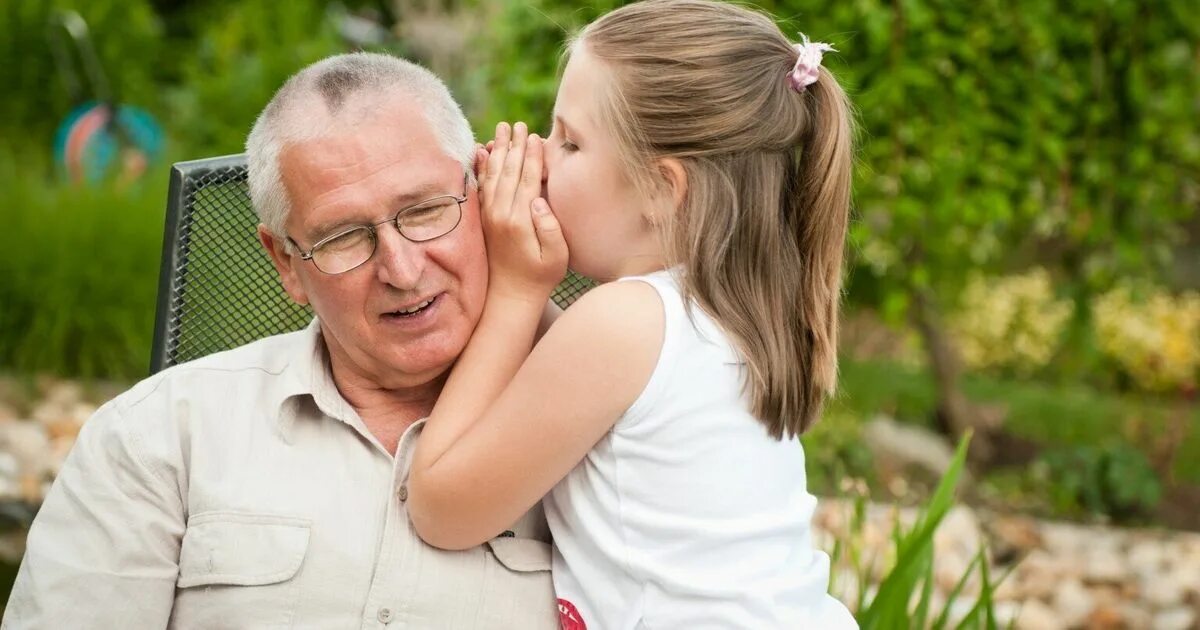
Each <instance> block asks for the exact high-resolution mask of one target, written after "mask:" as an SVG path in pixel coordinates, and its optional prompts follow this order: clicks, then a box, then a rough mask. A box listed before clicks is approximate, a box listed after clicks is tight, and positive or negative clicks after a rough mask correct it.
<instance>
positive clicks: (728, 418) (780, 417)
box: [407, 0, 855, 630]
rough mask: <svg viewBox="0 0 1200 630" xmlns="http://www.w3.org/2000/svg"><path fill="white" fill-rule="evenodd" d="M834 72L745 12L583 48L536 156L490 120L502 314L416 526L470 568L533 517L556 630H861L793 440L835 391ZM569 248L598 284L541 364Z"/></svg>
mask: <svg viewBox="0 0 1200 630" xmlns="http://www.w3.org/2000/svg"><path fill="white" fill-rule="evenodd" d="M826 50H830V48H829V47H828V46H826V45H824V44H814V43H808V42H807V40H805V41H804V42H803V43H801V44H793V43H792V42H790V41H789V40H788V39H787V38H786V37H785V36H784V35H783V34H782V33H781V32H780V30H779V29H778V27H777V26H775V24H774V23H773V22H772V21H771V20H770V19H769V18H768V17H766V16H764V15H760V14H758V13H754V12H752V11H749V10H746V9H743V8H740V7H736V6H733V5H726V4H720V3H716V2H707V1H704V0H661V1H651V2H644V3H638V4H633V5H629V6H626V7H624V8H622V9H618V10H616V11H613V12H612V13H609V14H607V15H605V16H604V17H602V18H600V19H599V20H597V21H596V22H594V23H592V24H591V25H589V26H588V27H587V28H586V29H585V30H584V31H583V33H582V34H581V35H579V37H578V38H577V39H576V40H575V41H574V42H573V44H572V46H571V47H570V59H569V63H568V64H567V66H566V68H565V70H564V74H563V77H562V84H561V86H560V89H559V93H558V99H557V102H556V104H555V111H554V127H553V132H552V133H551V135H550V136H549V138H547V139H546V141H545V145H544V152H543V142H542V140H540V139H539V138H538V137H537V136H534V135H528V134H527V132H526V130H525V127H524V125H522V124H520V123H518V124H517V125H516V126H515V127H514V128H513V129H512V130H511V131H510V129H509V128H508V126H507V125H504V124H501V125H500V126H499V128H498V129H497V133H496V139H495V144H494V147H493V148H492V150H491V152H490V155H489V154H487V153H486V152H482V153H481V155H480V156H479V159H480V165H479V168H480V171H481V181H482V184H481V194H482V198H483V207H484V211H483V213H484V229H485V233H486V236H487V246H488V255H489V259H490V262H489V264H490V274H491V275H490V281H489V287H488V301H487V305H486V306H485V308H484V312H483V315H482V317H481V320H480V322H479V325H478V327H477V328H476V331H475V335H474V337H473V338H472V339H471V341H470V343H469V344H468V346H467V348H466V350H465V351H464V353H463V355H462V357H461V358H460V359H459V361H458V364H457V365H456V367H455V368H454V370H453V372H452V374H451V375H450V377H449V379H448V381H447V383H446V385H445V389H444V391H443V392H442V395H441V397H440V399H439V401H438V403H437V406H436V407H435V408H434V411H433V413H432V414H431V416H430V419H429V421H428V423H427V424H426V426H425V427H424V430H423V433H422V435H421V438H420V442H419V444H418V446H417V450H416V453H415V454H414V457H413V464H412V468H411V470H410V473H409V478H408V488H409V494H408V504H407V509H408V511H409V515H410V518H411V519H412V522H413V525H414V527H416V529H417V531H418V533H419V534H420V535H421V536H422V538H424V539H425V540H426V541H427V542H429V543H430V544H433V545H435V546H438V547H443V548H449V549H460V548H467V547H471V546H474V545H478V544H480V543H482V542H484V541H485V540H488V539H491V538H493V537H495V536H497V535H500V534H501V533H502V532H503V531H504V529H505V528H506V527H507V526H508V525H509V524H510V523H512V522H513V521H515V520H516V519H517V518H518V517H519V516H520V515H521V514H522V513H523V512H525V511H526V510H528V509H529V508H530V507H531V506H533V505H534V504H536V503H537V501H538V500H539V499H542V497H543V495H545V500H544V505H545V509H546V517H547V520H548V521H549V524H550V527H551V530H552V533H553V535H554V541H555V552H554V556H553V560H554V564H553V569H554V583H555V587H556V590H557V592H558V596H559V598H560V600H559V610H560V613H561V615H562V619H563V626H564V627H565V628H572V629H574V628H592V629H593V630H594V629H597V628H599V629H609V628H668V629H675V628H689V629H691V628H756V629H757V628H821V629H823V630H824V629H837V628H848V627H855V623H854V620H853V618H852V617H851V616H850V615H849V613H848V612H847V611H846V609H845V607H844V606H842V605H841V604H840V603H839V602H838V601H837V600H835V599H833V598H832V597H830V596H829V595H828V594H827V593H826V587H827V582H828V572H829V561H828V558H827V556H826V555H825V554H823V553H821V552H820V551H817V550H815V549H814V548H813V541H812V535H811V531H810V521H811V518H812V514H813V510H814V507H815V503H816V500H815V499H814V498H813V496H812V495H810V494H809V493H808V492H807V490H806V488H805V473H804V454H803V451H802V450H801V445H800V442H799V440H798V438H797V436H798V435H799V434H800V433H802V432H803V431H804V430H806V429H807V428H808V427H809V426H811V425H812V423H813V422H815V421H816V419H817V417H818V415H819V413H820V409H821V404H822V400H823V399H824V398H825V397H826V396H828V395H829V394H830V393H831V392H832V391H833V390H834V386H835V382H836V378H837V376H836V375H837V364H836V337H837V319H838V318H837V315H838V297H839V291H840V283H841V270H842V250H843V243H844V240H845V237H846V228H847V214H848V207H849V194H850V169H851V149H850V139H851V131H850V122H851V121H850V116H849V112H848V106H847V103H846V99H845V96H844V94H843V92H842V90H841V88H840V87H839V86H838V84H837V82H836V81H835V80H834V78H833V77H832V76H831V75H830V74H829V73H828V72H827V71H826V70H824V69H822V68H821V67H820V60H821V53H822V52H824V51H826ZM550 208H553V213H551V211H550ZM564 239H565V243H564ZM567 245H569V251H570V255H569V258H570V260H569V263H570V266H571V268H572V269H574V270H576V271H577V272H579V273H582V274H585V275H587V276H590V277H592V278H594V279H596V280H597V281H599V282H601V283H602V284H600V286H598V287H596V288H595V289H593V290H592V291H590V292H589V293H587V294H586V295H585V296H583V297H582V298H580V299H579V300H578V301H577V302H576V303H575V304H574V305H572V306H571V307H570V308H569V309H568V310H567V311H566V312H565V313H563V314H562V316H561V317H560V318H559V319H558V320H557V321H556V322H555V323H554V324H553V325H552V327H551V328H550V329H549V331H548V332H546V333H545V335H544V336H543V337H542V338H541V339H540V340H537V343H536V346H535V347H533V349H532V352H530V347H531V346H534V342H535V334H536V332H537V327H538V323H539V315H541V313H542V308H543V305H544V304H545V303H546V300H547V298H548V297H549V295H550V294H551V292H552V291H553V289H554V286H555V284H556V283H557V282H558V281H559V280H560V279H561V278H562V276H563V272H564V268H565V266H566V264H567V262H568V261H567Z"/></svg>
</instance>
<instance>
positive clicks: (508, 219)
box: [408, 124, 662, 548]
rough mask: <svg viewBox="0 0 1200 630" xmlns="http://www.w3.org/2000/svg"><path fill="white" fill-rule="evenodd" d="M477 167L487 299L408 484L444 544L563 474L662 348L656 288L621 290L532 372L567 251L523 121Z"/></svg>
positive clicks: (452, 544) (553, 334)
mask: <svg viewBox="0 0 1200 630" xmlns="http://www.w3.org/2000/svg"><path fill="white" fill-rule="evenodd" d="M510 140H511V150H510V149H509V147H510ZM527 148H528V151H526V149H527ZM526 154H527V155H526ZM480 159H481V160H483V163H482V164H481V170H483V171H485V175H484V176H482V177H481V181H482V185H481V196H482V198H483V207H484V211H483V223H484V230H485V235H486V236H487V245H488V257H489V270H490V272H489V273H490V277H489V287H488V298H487V302H486V305H485V307H484V311H483V314H482V316H481V318H480V321H479V324H478V326H477V327H476V329H475V333H474V335H473V336H472V338H471V341H470V342H469V343H468V344H467V347H466V349H465V350H464V351H463V354H462V356H461V357H460V358H459V360H458V362H457V363H456V365H455V367H454V370H453V371H452V373H451V375H450V377H449V379H448V380H447V383H446V386H445V387H444V389H443V390H442V394H441V396H440V397H439V399H438V403H437V405H436V406H435V407H434V410H433V413H432V414H431V416H430V419H429V421H428V423H427V424H426V426H425V428H424V430H423V431H422V435H421V438H420V440H419V442H418V445H417V449H416V452H415V454H414V457H413V463H412V467H411V468H410V472H409V481H408V486H409V500H408V510H409V514H410V517H411V518H412V520H413V524H414V526H415V527H416V528H417V532H418V533H419V534H420V535H421V536H422V538H424V539H425V540H426V541H427V542H429V543H430V544H433V545H435V546H439V547H445V548H465V547H471V546H474V545H477V544H479V543H480V542H483V541H484V540H487V539H488V538H491V537H493V536H495V535H496V534H498V533H499V532H500V531H502V530H503V529H504V528H505V527H507V526H509V525H510V524H511V523H512V522H514V521H516V520H517V518H518V517H519V516H520V515H521V514H523V513H524V512H525V511H527V510H528V509H529V507H531V506H532V505H533V504H534V503H536V502H537V501H538V499H540V498H541V497H542V496H543V495H544V494H545V493H546V492H547V491H548V490H549V489H550V488H551V487H553V485H554V483H556V482H557V481H558V480H559V479H561V478H562V477H563V476H565V475H566V473H567V472H569V471H570V469H571V468H572V467H573V466H574V465H575V464H576V463H578V462H579V460H580V459H582V458H583V456H584V455H585V454H586V453H587V451H588V450H589V449H590V448H591V446H592V445H593V444H595V442H596V441H597V440H598V439H599V438H600V437H601V436H603V435H604V433H605V432H606V431H607V430H608V429H609V428H610V427H611V426H612V424H613V422H615V420H616V418H617V417H618V416H619V415H620V414H621V412H623V411H624V409H625V408H626V407H628V406H629V404H630V403H631V402H632V401H633V400H634V398H636V396H637V394H638V393H639V392H640V391H641V389H642V387H643V386H644V385H645V383H646V381H647V380H648V379H649V375H650V372H651V370H652V369H653V365H654V361H655V359H656V357H657V356H658V349H659V348H660V347H661V344H662V340H661V336H662V307H661V304H660V303H659V302H658V297H657V294H656V293H655V292H654V290H653V289H652V288H650V287H649V286H644V285H641V284H640V283H630V284H622V285H611V286H605V287H600V288H597V289H594V290H593V291H592V292H591V293H589V294H588V295H586V296H584V298H582V299H580V300H579V301H578V302H577V303H576V304H575V305H574V306H572V308H571V309H570V310H569V311H568V312H567V313H565V314H564V315H563V316H562V317H561V319H559V321H558V322H557V323H556V324H555V325H554V326H553V327H552V328H551V329H550V331H549V332H548V333H546V336H545V337H544V338H543V339H542V340H541V341H540V342H539V343H538V346H537V348H536V349H534V351H533V353H532V354H529V356H528V361H525V364H524V365H523V366H522V362H523V361H524V360H525V359H526V355H527V353H529V348H530V346H531V345H532V344H533V343H534V339H535V335H537V334H538V332H539V331H538V330H537V329H538V320H539V316H541V315H543V314H544V311H545V310H547V309H546V301H547V298H548V297H549V295H550V292H551V291H553V288H554V286H555V285H556V284H557V282H558V280H559V279H561V278H562V276H563V273H564V271H565V268H566V250H565V243H564V242H563V241H562V235H561V233H560V232H559V230H558V224H557V222H556V221H555V219H554V217H553V215H552V214H550V213H549V208H548V207H547V206H546V205H545V202H544V201H543V200H541V199H538V198H537V195H538V193H539V192H540V189H541V172H542V165H541V144H540V140H539V139H537V138H536V136H535V137H532V138H529V139H526V136H525V131H524V128H523V125H520V124H518V126H517V129H516V133H515V134H513V136H512V137H511V138H510V137H509V134H508V130H507V127H506V126H504V125H503V124H502V125H501V126H500V128H498V130H497V139H496V145H495V148H494V149H493V151H492V152H491V155H490V156H486V158H485V156H484V155H483V154H481V155H480ZM535 199H536V202H535V201H534V200H535ZM531 209H541V210H544V211H543V212H536V211H531ZM518 369H519V371H518ZM514 374H515V375H516V376H515V378H514Z"/></svg>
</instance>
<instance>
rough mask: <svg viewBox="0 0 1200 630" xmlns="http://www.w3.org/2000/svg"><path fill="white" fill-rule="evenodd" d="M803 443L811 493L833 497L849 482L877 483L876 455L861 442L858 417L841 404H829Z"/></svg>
mask: <svg viewBox="0 0 1200 630" xmlns="http://www.w3.org/2000/svg"><path fill="white" fill-rule="evenodd" d="M802 441H803V443H804V455H805V457H806V461H805V466H804V467H805V470H807V472H808V488H809V491H811V492H816V493H819V494H831V495H832V494H837V493H838V492H840V489H841V487H842V484H843V483H845V482H846V481H848V480H855V479H861V480H864V481H866V482H867V483H871V482H873V481H874V480H875V469H874V455H873V454H872V453H871V449H870V448H868V447H867V444H866V442H864V441H863V439H862V427H861V424H860V423H859V420H858V416H857V415H855V414H853V413H849V412H847V411H846V410H845V409H844V408H842V407H841V406H840V405H837V404H836V403H835V404H832V405H830V408H829V409H828V410H827V411H826V412H825V413H824V414H823V416H822V418H821V421H820V422H818V423H817V424H816V426H814V427H813V428H812V429H810V430H809V431H808V432H807V433H805V434H804V436H803V438H802Z"/></svg>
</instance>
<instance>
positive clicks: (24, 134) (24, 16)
mask: <svg viewBox="0 0 1200 630" xmlns="http://www.w3.org/2000/svg"><path fill="white" fill-rule="evenodd" d="M68 9H69V10H72V11H75V12H77V13H79V14H80V15H81V16H82V17H83V19H84V20H85V21H86V22H87V23H88V26H89V29H90V32H91V39H92V42H93V44H94V45H95V49H96V55H97V57H98V58H99V62H100V66H101V67H102V69H103V71H104V73H105V74H106V75H107V77H108V83H109V87H110V89H111V91H112V96H113V97H114V98H116V99H117V100H119V101H121V102H125V103H131V104H134V105H139V106H141V107H145V108H148V109H150V110H151V111H153V112H155V113H158V112H159V111H161V107H160V105H161V95H162V85H163V83H164V81H165V80H167V79H169V77H170V76H171V73H172V66H171V65H170V64H162V63H147V61H150V60H154V61H158V60H162V59H164V58H165V57H166V53H167V52H168V51H167V50H165V49H164V45H163V44H164V40H163V26H162V21H161V20H160V19H159V16H158V14H157V13H156V12H155V11H154V8H153V6H152V4H151V3H150V2H149V1H148V0H88V1H87V2H79V1H78V0H75V1H72V0H5V2H4V6H3V7H2V8H0V59H5V60H7V63H3V64H0V85H4V86H5V88H6V90H8V96H6V97H5V98H3V99H0V137H2V138H4V141H5V144H7V145H8V146H10V147H20V148H21V150H23V151H24V150H29V149H30V148H31V147H47V148H48V147H49V146H50V143H51V142H52V141H53V138H54V129H55V128H56V127H57V126H58V124H59V122H60V121H61V120H62V119H63V118H64V117H65V116H66V115H67V113H68V112H69V111H70V110H71V109H72V108H73V107H75V106H76V105H79V104H80V103H81V102H82V101H84V100H89V99H91V98H94V97H95V94H94V93H93V92H92V86H90V85H89V84H88V83H87V76H86V74H84V73H83V69H82V68H81V67H79V66H78V64H76V65H75V72H76V73H78V76H77V78H78V79H79V80H80V81H81V83H80V85H79V92H78V93H77V94H72V93H71V92H72V91H71V90H70V89H69V88H68V82H67V77H66V76H64V73H63V72H61V71H60V68H59V67H58V66H57V65H56V64H55V60H54V56H53V55H52V54H51V47H50V45H49V44H50V40H49V38H50V37H51V36H58V35H59V34H62V33H63V31H62V29H61V27H58V26H54V25H53V23H54V19H55V16H56V15H57V13H58V12H59V11H62V10H68ZM67 50H69V51H73V50H74V49H73V47H71V46H68V48H67ZM24 166H25V167H29V166H32V164H25V165H24ZM23 172H28V171H23Z"/></svg>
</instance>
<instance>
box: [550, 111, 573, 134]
mask: <svg viewBox="0 0 1200 630" xmlns="http://www.w3.org/2000/svg"><path fill="white" fill-rule="evenodd" d="M554 124H555V125H559V126H561V127H562V128H563V134H564V135H566V134H570V133H571V125H568V124H567V121H566V120H563V117H562V115H561V114H559V113H557V112H555V114H554ZM572 135H574V134H572Z"/></svg>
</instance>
